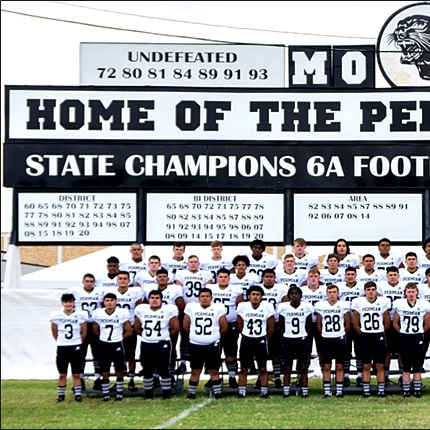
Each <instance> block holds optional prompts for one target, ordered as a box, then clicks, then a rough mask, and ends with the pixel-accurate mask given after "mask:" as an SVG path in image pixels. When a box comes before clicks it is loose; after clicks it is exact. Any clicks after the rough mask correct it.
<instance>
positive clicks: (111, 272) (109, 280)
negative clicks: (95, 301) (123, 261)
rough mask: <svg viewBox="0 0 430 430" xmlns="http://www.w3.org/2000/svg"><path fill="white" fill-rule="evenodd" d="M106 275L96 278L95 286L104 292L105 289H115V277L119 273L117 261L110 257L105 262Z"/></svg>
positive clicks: (116, 258)
mask: <svg viewBox="0 0 430 430" xmlns="http://www.w3.org/2000/svg"><path fill="white" fill-rule="evenodd" d="M106 263H107V264H106V268H107V273H106V274H103V275H101V276H98V277H96V283H95V286H96V287H97V288H100V289H101V290H102V291H104V289H105V288H109V287H115V286H116V285H117V281H116V277H117V275H118V272H119V259H118V257H115V256H112V257H109V258H108V259H107V260H106Z"/></svg>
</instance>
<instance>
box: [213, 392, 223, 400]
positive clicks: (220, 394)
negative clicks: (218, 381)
mask: <svg viewBox="0 0 430 430" xmlns="http://www.w3.org/2000/svg"><path fill="white" fill-rule="evenodd" d="M214 398H215V399H217V400H219V399H222V393H214Z"/></svg>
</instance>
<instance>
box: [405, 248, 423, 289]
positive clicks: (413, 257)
mask: <svg viewBox="0 0 430 430" xmlns="http://www.w3.org/2000/svg"><path fill="white" fill-rule="evenodd" d="M405 265H406V267H405V268H403V269H399V273H400V280H401V281H405V282H414V283H415V284H421V283H423V282H424V281H425V269H420V268H419V267H418V258H417V254H416V253H415V252H408V253H406V256H405Z"/></svg>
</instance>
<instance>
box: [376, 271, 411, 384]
mask: <svg viewBox="0 0 430 430" xmlns="http://www.w3.org/2000/svg"><path fill="white" fill-rule="evenodd" d="M386 276H387V281H381V282H379V283H378V292H379V293H380V294H381V296H383V297H387V298H388V299H390V302H391V307H390V328H389V329H388V330H387V331H386V333H385V335H386V336H387V356H386V358H385V385H390V383H391V382H390V379H389V375H390V364H391V355H392V354H394V353H396V354H397V363H398V365H399V370H400V371H401V370H402V360H401V354H400V351H399V341H400V336H399V333H398V332H397V330H396V329H395V328H394V326H393V318H394V310H393V305H394V302H395V301H396V300H398V299H402V298H403V297H404V296H405V286H406V284H407V282H404V281H403V282H401V281H399V277H400V275H399V269H398V268H397V267H396V266H391V267H387V275H386ZM400 382H401V380H400Z"/></svg>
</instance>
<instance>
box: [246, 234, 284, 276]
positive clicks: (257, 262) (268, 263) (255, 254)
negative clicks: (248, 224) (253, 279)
mask: <svg viewBox="0 0 430 430" xmlns="http://www.w3.org/2000/svg"><path fill="white" fill-rule="evenodd" d="M249 247H250V248H251V254H248V258H249V267H248V272H249V273H256V274H257V275H258V276H259V277H260V278H261V275H262V274H263V270H264V269H276V267H277V266H278V264H279V261H278V259H277V258H276V257H275V256H274V255H269V254H266V253H265V252H264V251H265V250H266V244H265V243H264V242H263V241H262V240H260V239H255V240H253V241H252V242H251V244H250V245H249Z"/></svg>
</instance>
